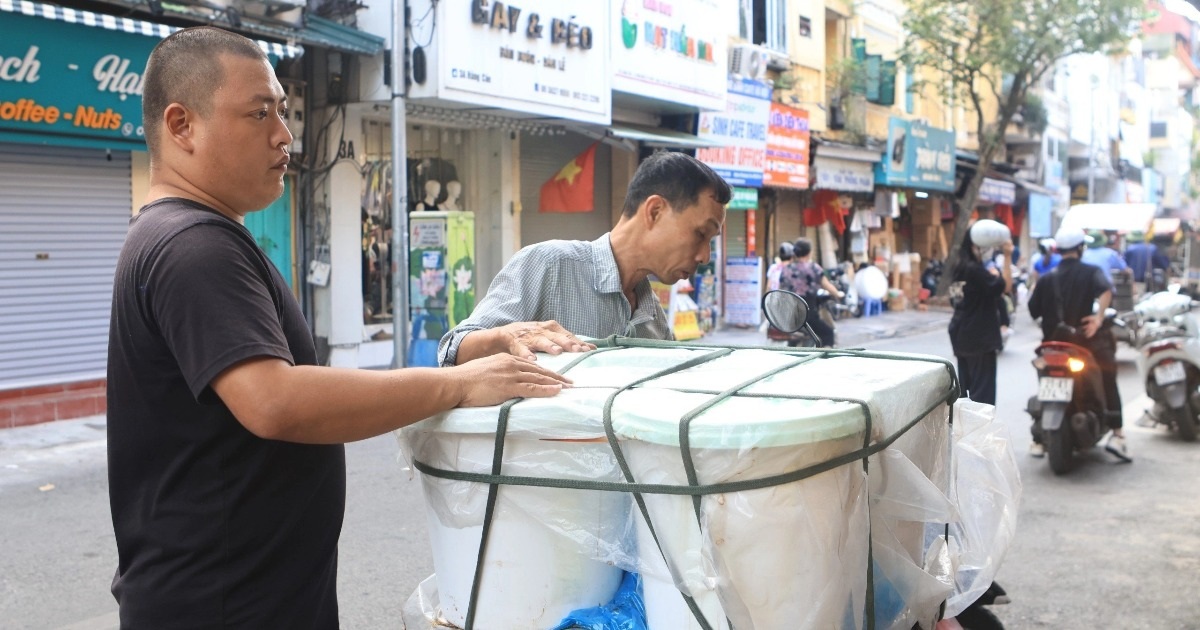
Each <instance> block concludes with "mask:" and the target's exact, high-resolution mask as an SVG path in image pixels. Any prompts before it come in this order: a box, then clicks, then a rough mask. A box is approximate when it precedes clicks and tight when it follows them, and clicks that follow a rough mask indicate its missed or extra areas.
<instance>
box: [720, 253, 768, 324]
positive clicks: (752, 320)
mask: <svg viewBox="0 0 1200 630" xmlns="http://www.w3.org/2000/svg"><path fill="white" fill-rule="evenodd" d="M761 278H762V259H761V258H758V257H748V258H730V259H728V260H726V261H725V323H727V324H734V325H744V326H757V325H759V324H760V323H762V312H761V311H760V309H759V302H760V301H761V300H762V280H761Z"/></svg>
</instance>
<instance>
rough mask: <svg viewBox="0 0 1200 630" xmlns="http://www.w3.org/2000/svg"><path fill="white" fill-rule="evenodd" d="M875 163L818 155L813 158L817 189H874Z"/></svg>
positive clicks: (860, 190) (852, 190)
mask: <svg viewBox="0 0 1200 630" xmlns="http://www.w3.org/2000/svg"><path fill="white" fill-rule="evenodd" d="M874 166H875V163H874V162H859V161H856V160H841V159H838V158H831V157H822V156H820V155H818V156H817V157H816V158H815V159H814V160H813V171H815V173H816V178H817V180H816V184H815V185H814V186H813V188H816V189H817V190H841V191H844V192H871V191H872V190H875V170H874Z"/></svg>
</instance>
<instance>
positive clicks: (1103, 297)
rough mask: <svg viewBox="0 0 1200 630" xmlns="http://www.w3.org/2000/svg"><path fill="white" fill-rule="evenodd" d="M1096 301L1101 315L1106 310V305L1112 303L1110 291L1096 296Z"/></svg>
mask: <svg viewBox="0 0 1200 630" xmlns="http://www.w3.org/2000/svg"><path fill="white" fill-rule="evenodd" d="M1096 301H1097V302H1099V304H1100V311H1099V314H1100V316H1101V317H1103V316H1104V311H1106V310H1108V307H1109V306H1111V305H1112V291H1105V292H1104V293H1101V294H1100V297H1098V298H1096Z"/></svg>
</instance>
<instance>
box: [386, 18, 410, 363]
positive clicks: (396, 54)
mask: <svg viewBox="0 0 1200 630" xmlns="http://www.w3.org/2000/svg"><path fill="white" fill-rule="evenodd" d="M392 6H393V7H395V11H397V12H398V15H393V16H392V17H393V19H392V52H391V54H392V246H391V248H390V249H391V253H392V261H391V263H392V352H393V355H392V367H393V368H398V367H404V365H405V364H406V363H407V361H408V273H409V272H408V134H407V133H406V126H407V115H406V112H405V111H404V107H405V103H404V101H405V96H406V94H407V92H408V83H407V81H408V72H407V70H406V65H405V64H406V61H407V59H408V0H399V2H396V3H394V4H393V5H392Z"/></svg>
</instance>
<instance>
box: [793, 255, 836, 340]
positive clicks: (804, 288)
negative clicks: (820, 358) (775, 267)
mask: <svg viewBox="0 0 1200 630" xmlns="http://www.w3.org/2000/svg"><path fill="white" fill-rule="evenodd" d="M812 249H813V248H812V241H810V240H808V239H806V238H798V239H796V242H795V244H793V245H792V251H793V253H794V255H795V258H794V259H793V260H792V263H791V264H790V265H788V266H786V267H784V268H783V272H782V273H780V274H779V288H781V289H783V290H785V291H791V292H792V293H795V294H796V295H799V296H800V297H802V298H804V301H805V302H808V304H809V309H808V319H807V320H805V323H806V324H808V325H809V326H810V327H812V330H813V332H815V333H817V339H819V340H820V342H821V347H823V348H832V347H833V340H834V339H833V328H832V327H830V326H829V324H826V323H825V321H824V320H822V319H821V316H820V313H819V312H818V309H817V299H816V298H817V289H825V290H826V291H828V292H829V294H830V295H832V296H833V297H834V299H837V300H840V299H842V297H843V296H842V292H841V291H839V290H838V288H837V287H836V286H834V285H833V283H832V282H830V281H829V278H826V277H825V271H824V270H823V269H821V265H818V264H817V263H815V262H813V259H812Z"/></svg>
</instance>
